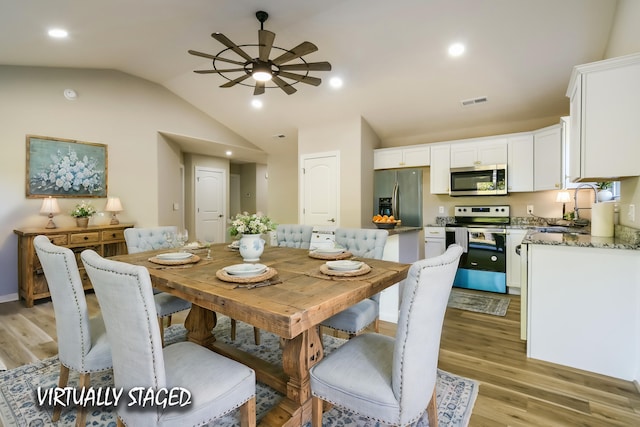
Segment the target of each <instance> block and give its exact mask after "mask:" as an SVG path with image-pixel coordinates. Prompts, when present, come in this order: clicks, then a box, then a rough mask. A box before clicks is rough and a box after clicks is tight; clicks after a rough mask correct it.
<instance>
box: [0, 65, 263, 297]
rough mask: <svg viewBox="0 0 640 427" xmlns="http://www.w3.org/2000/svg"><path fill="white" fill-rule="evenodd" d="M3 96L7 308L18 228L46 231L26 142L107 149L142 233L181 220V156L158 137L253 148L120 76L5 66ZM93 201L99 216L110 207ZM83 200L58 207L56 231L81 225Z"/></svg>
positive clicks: (1, 213)
mask: <svg viewBox="0 0 640 427" xmlns="http://www.w3.org/2000/svg"><path fill="white" fill-rule="evenodd" d="M67 88H72V89H74V90H75V91H76V92H77V93H78V98H77V99H76V100H75V101H68V100H66V99H65V98H64V96H63V91H64V89H67ZM0 93H2V97H0V117H2V126H0V144H1V146H2V156H0V188H1V191H0V194H2V204H0V271H2V277H0V301H2V300H6V299H11V298H12V296H13V297H15V294H16V293H17V283H18V280H17V261H18V258H17V239H16V236H15V234H14V233H13V230H14V229H15V228H19V227H25V226H36V227H42V226H44V225H45V224H46V218H45V217H44V216H41V215H39V213H38V212H39V210H40V205H41V202H42V201H41V200H40V199H27V198H26V197H25V174H26V166H25V165H26V145H25V135H27V134H33V135H41V136H51V137H57V138H66V139H73V140H79V141H86V142H95V143H101V144H107V146H108V170H109V175H108V192H109V195H116V196H118V197H120V199H121V201H122V204H123V206H124V212H122V213H120V214H119V215H118V217H119V218H120V220H121V222H125V221H133V222H135V223H136V224H137V225H141V226H153V225H160V224H163V225H164V224H169V223H176V222H177V221H178V218H181V216H182V214H183V211H182V209H183V208H184V207H183V206H182V202H181V201H180V199H181V197H182V196H181V193H180V187H179V186H178V185H176V180H177V179H178V177H179V174H180V163H181V156H180V154H179V151H178V150H177V148H176V146H174V145H171V144H170V143H169V142H167V141H166V140H165V139H164V138H162V137H160V136H159V133H158V132H159V131H167V132H172V133H175V134H180V135H188V136H193V137H194V138H200V139H203V140H207V141H218V142H221V143H226V144H232V145H239V146H240V145H241V146H247V145H251V144H250V143H248V142H247V141H246V140H244V139H243V138H241V137H239V136H238V135H235V134H233V133H232V132H230V131H229V129H228V128H226V127H224V126H222V125H221V124H220V123H218V122H216V121H215V120H213V119H211V118H210V117H208V116H206V115H205V114H203V113H202V112H201V111H199V110H197V109H195V108H194V107H193V106H191V105H190V104H187V103H186V102H184V101H183V100H182V99H180V98H178V97H177V96H175V95H173V94H172V93H171V92H169V91H168V90H166V89H165V88H163V87H161V86H159V85H157V84H154V83H151V82H149V81H146V80H143V79H139V78H136V77H133V76H131V75H128V74H125V73H121V72H117V71H112V70H78V69H64V68H40V67H13V66H0ZM91 201H92V202H94V205H95V206H96V208H98V209H99V210H102V209H103V208H104V205H105V202H106V200H105V199H92V200H91ZM174 201H178V202H180V208H181V210H180V211H178V212H175V211H173V210H172V204H173V202H174ZM77 202H79V200H78V199H60V203H59V204H60V208H61V211H62V212H61V214H59V215H57V216H56V218H55V220H56V223H57V224H58V225H60V226H63V225H73V224H74V222H73V219H72V218H71V217H70V216H69V215H68V212H69V211H70V210H71V209H72V208H73V206H74V205H75V204H76V203H77ZM93 221H95V219H93Z"/></svg>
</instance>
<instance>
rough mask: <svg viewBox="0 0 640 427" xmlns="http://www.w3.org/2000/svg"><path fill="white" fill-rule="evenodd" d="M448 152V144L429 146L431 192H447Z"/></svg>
mask: <svg viewBox="0 0 640 427" xmlns="http://www.w3.org/2000/svg"><path fill="white" fill-rule="evenodd" d="M450 152H451V150H450V148H449V144H442V145H434V146H433V147H431V168H429V169H430V170H429V179H430V181H431V194H449V162H450Z"/></svg>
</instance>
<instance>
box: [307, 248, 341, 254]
mask: <svg viewBox="0 0 640 427" xmlns="http://www.w3.org/2000/svg"><path fill="white" fill-rule="evenodd" d="M313 252H315V253H317V254H323V255H335V254H341V253H343V252H344V249H343V248H318V249H316V250H314V251H313Z"/></svg>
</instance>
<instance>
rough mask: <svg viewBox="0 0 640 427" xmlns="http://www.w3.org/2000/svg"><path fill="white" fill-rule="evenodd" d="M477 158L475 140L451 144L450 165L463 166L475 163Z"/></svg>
mask: <svg viewBox="0 0 640 427" xmlns="http://www.w3.org/2000/svg"><path fill="white" fill-rule="evenodd" d="M477 160H478V147H477V145H476V143H475V142H471V143H465V142H462V143H460V142H458V143H454V144H451V167H452V168H465V167H471V166H474V165H475V164H476V162H477Z"/></svg>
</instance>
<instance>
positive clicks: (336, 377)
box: [310, 245, 462, 427]
mask: <svg viewBox="0 0 640 427" xmlns="http://www.w3.org/2000/svg"><path fill="white" fill-rule="evenodd" d="M461 254H462V248H461V247H460V246H458V245H451V246H449V248H448V249H447V251H446V252H445V253H444V254H442V255H440V256H437V257H434V258H428V259H424V260H420V261H416V262H415V263H413V265H412V266H411V268H410V269H409V274H408V276H407V278H406V279H405V280H404V287H403V293H402V300H401V301H402V302H401V304H400V314H399V318H398V328H397V330H396V335H395V338H392V337H389V336H386V335H381V334H377V333H370V334H362V335H358V336H357V337H354V338H353V339H351V340H349V341H348V342H346V343H345V344H343V345H342V346H341V347H339V348H338V349H337V350H335V351H333V352H332V353H331V354H329V355H328V356H327V357H326V358H324V359H323V360H321V361H320V362H319V363H318V364H317V365H315V366H314V367H313V368H311V371H310V377H311V393H312V395H313V400H312V404H311V406H312V424H313V427H321V425H322V406H323V401H326V402H329V403H332V404H334V405H337V406H339V407H343V408H348V409H350V410H352V411H354V412H356V413H358V414H360V415H362V416H365V417H367V418H371V419H373V420H376V421H377V422H380V423H385V424H390V425H401V426H406V425H409V424H411V423H413V422H415V421H416V420H418V419H419V418H420V417H421V416H422V414H423V413H424V411H425V409H426V410H427V416H428V419H429V426H430V427H437V425H438V412H437V402H436V388H435V387H436V380H437V374H438V372H437V369H438V352H439V349H440V336H441V334H442V324H443V322H444V314H445V311H446V309H447V301H448V300H449V294H450V293H451V287H452V285H453V279H454V277H455V274H456V270H457V268H458V261H459V259H460V255H461Z"/></svg>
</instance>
